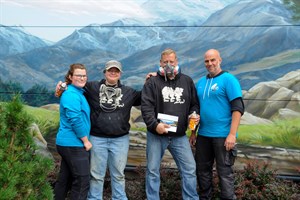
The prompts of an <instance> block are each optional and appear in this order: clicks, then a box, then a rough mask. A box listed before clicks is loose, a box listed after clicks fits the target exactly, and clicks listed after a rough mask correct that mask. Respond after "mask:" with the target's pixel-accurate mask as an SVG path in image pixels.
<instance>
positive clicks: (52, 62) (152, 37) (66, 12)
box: [0, 0, 300, 176]
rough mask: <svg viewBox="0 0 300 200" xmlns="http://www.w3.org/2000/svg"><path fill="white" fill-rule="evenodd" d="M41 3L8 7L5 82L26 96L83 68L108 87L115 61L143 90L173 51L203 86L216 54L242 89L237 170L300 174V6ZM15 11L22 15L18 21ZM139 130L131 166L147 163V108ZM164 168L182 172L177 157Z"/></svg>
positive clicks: (263, 1)
mask: <svg viewBox="0 0 300 200" xmlns="http://www.w3.org/2000/svg"><path fill="white" fill-rule="evenodd" d="M41 2H43V3H41V4H39V3H38V2H37V1H32V2H31V1H29V2H27V3H24V2H23V1H15V0H13V1H1V20H0V24H1V26H0V41H1V48H0V70H1V74H0V78H1V81H3V82H8V81H13V82H19V83H20V85H21V86H22V88H23V89H24V90H25V91H26V90H28V89H30V88H32V87H33V86H35V85H37V84H38V85H43V86H46V87H47V88H50V89H51V88H52V89H54V87H55V85H56V83H57V81H59V80H63V77H64V75H65V72H66V69H67V68H68V66H69V65H70V64H71V63H75V62H79V63H84V64H85V65H86V66H87V67H88V74H89V80H99V79H101V78H103V72H102V70H103V67H104V63H105V62H106V61H108V60H111V59H116V60H119V61H120V62H121V63H122V65H123V74H122V78H121V80H122V83H123V84H125V85H128V86H131V87H133V88H135V89H141V88H142V86H143V83H144V81H145V76H146V74H147V73H148V72H153V71H157V70H158V66H159V59H160V52H161V51H162V50H164V49H165V48H168V47H170V48H173V49H174V50H176V51H177V54H178V59H179V65H180V67H181V70H182V72H183V73H185V74H187V75H189V76H191V77H192V79H193V80H194V81H195V82H196V81H197V80H198V79H199V78H200V77H202V76H204V75H206V69H205V66H204V61H203V54H204V52H205V51H206V50H208V49H211V48H215V49H218V50H219V51H220V52H221V56H222V59H223V62H222V68H223V69H224V70H227V71H229V72H231V73H232V74H234V75H235V76H236V77H237V78H238V79H239V81H240V83H241V86H242V89H243V98H244V103H245V107H246V112H245V114H244V115H243V117H242V121H241V126H240V128H239V138H238V149H239V157H238V164H237V165H236V167H237V168H241V167H243V165H244V164H245V163H246V162H247V161H248V160H251V159H258V160H262V161H266V162H270V163H271V164H272V166H273V167H274V168H276V169H278V171H279V172H280V173H282V174H292V175H298V176H299V175H300V11H299V7H300V5H299V2H298V1H296V0H294V1H293V0H290V1H287V0H283V1H281V0H253V1H250V0H249V1H248V0H245V1H237V0H206V1H192V0H174V1H156V0H140V1H111V2H112V3H111V4H109V3H108V2H109V1H98V3H99V4H98V3H95V2H97V1H95V2H94V1H85V2H83V1H72V2H73V4H72V5H67V2H65V1H60V2H57V3H58V5H55V6H54V5H52V3H51V1H41ZM126 2H127V3H126ZM76 3H77V4H76ZM26 9H27V11H26ZM12 10H15V11H19V12H14V15H15V16H13V15H12V14H11V12H12ZM24 10H25V11H24ZM26 12H27V13H26ZM29 12H31V13H29ZM16 13H20V14H16ZM96 13H97V14H99V15H97V14H96ZM34 14H36V15H34ZM100 14H101V15H100ZM27 16H28V17H27ZM59 16H63V18H62V19H60V18H59ZM26 17H27V18H29V21H24V20H25V19H23V18H26ZM36 18H37V19H38V18H40V20H41V22H36V21H35V20H34V19H36ZM83 18H85V20H83ZM67 19H68V20H67ZM13 20H15V21H13ZM16 24H17V25H16ZM216 117H217V116H216ZM131 124H132V131H131V144H130V153H129V154H130V155H129V158H128V164H129V165H144V164H145V144H146V135H145V132H143V131H141V130H142V128H144V127H145V125H144V124H143V121H142V120H141V117H140V111H139V109H138V108H135V109H133V111H132V119H131ZM164 161H165V163H166V164H168V165H170V166H171V167H172V166H173V165H174V162H173V160H172V158H171V156H170V155H169V154H167V155H166V156H165V158H164ZM174 166H175V165H174Z"/></svg>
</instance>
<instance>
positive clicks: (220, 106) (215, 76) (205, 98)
mask: <svg viewBox="0 0 300 200" xmlns="http://www.w3.org/2000/svg"><path fill="white" fill-rule="evenodd" d="M204 62H205V67H206V69H207V71H208V74H207V75H206V76H205V77H202V78H201V79H200V80H199V81H198V82H197V84H196V89H197V95H198V99H199V102H200V126H199V130H198V133H197V139H196V134H195V133H193V134H192V136H191V137H190V143H191V144H194V143H195V141H196V155H195V159H196V165H197V179H198V184H199V193H200V195H199V196H200V199H211V198H212V191H213V188H212V186H213V183H212V179H213V171H212V170H213V164H214V160H216V168H217V172H218V176H219V182H220V188H221V194H220V198H221V199H236V196H235V193H234V174H233V169H232V166H233V164H234V160H235V157H236V151H237V150H236V146H235V144H236V138H237V130H238V126H239V123H240V119H241V116H242V115H243V113H244V104H243V100H242V91H241V87H240V84H239V82H238V80H237V79H236V78H235V77H234V76H233V75H231V74H230V73H228V72H225V71H223V70H222V69H221V62H222V58H221V56H220V53H219V52H218V51H217V50H215V49H210V50H208V51H207V52H206V53H205V55H204Z"/></svg>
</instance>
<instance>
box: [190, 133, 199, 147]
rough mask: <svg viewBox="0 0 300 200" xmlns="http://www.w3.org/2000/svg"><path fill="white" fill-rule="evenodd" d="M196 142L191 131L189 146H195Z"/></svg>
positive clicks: (194, 134) (194, 135)
mask: <svg viewBox="0 0 300 200" xmlns="http://www.w3.org/2000/svg"><path fill="white" fill-rule="evenodd" d="M196 140H197V136H196V133H195V131H192V133H191V136H190V138H189V142H190V145H191V146H195V144H196Z"/></svg>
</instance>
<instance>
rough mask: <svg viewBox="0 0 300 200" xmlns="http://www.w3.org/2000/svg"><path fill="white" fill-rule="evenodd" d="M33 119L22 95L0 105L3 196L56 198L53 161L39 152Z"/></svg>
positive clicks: (1, 190) (0, 158)
mask: <svg viewBox="0 0 300 200" xmlns="http://www.w3.org/2000/svg"><path fill="white" fill-rule="evenodd" d="M31 123H32V118H31V117H30V116H29V115H28V114H27V113H26V112H24V110H23V104H22V103H21V101H20V96H15V97H14V98H13V99H12V101H11V102H10V103H7V104H1V105H0V138H1V140H0V186H1V188H0V199H7V200H10V199H14V200H15V199H32V200H34V199H39V200H40V199H42V200H43V199H47V200H49V199H53V191H52V187H51V185H50V184H49V183H48V181H47V176H48V173H50V171H51V170H52V168H53V161H52V160H51V159H48V158H44V157H42V156H40V155H38V154H36V150H37V146H36V145H35V143H34V141H33V138H32V135H31V133H30V131H29V127H30V125H31Z"/></svg>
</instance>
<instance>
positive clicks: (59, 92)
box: [54, 81, 68, 97]
mask: <svg viewBox="0 0 300 200" xmlns="http://www.w3.org/2000/svg"><path fill="white" fill-rule="evenodd" d="M62 83H63V82H62V81H59V82H58V83H57V85H56V87H55V93H54V95H55V96H56V97H60V96H61V95H62V93H63V91H62V90H60V87H61V84H62ZM67 87H68V86H67V84H66V88H65V90H66V89H67Z"/></svg>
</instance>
